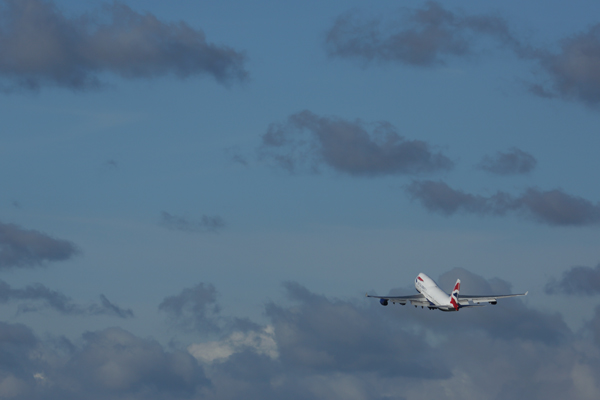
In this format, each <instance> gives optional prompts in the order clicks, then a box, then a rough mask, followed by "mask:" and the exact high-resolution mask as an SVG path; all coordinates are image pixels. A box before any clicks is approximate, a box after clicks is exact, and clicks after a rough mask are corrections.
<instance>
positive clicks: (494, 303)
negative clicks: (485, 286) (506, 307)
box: [490, 301, 498, 306]
mask: <svg viewBox="0 0 600 400" xmlns="http://www.w3.org/2000/svg"><path fill="white" fill-rule="evenodd" d="M490 304H491V305H493V306H495V305H496V304H498V302H497V301H490Z"/></svg>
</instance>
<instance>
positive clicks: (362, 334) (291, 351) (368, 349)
mask: <svg viewBox="0 0 600 400" xmlns="http://www.w3.org/2000/svg"><path fill="white" fill-rule="evenodd" d="M285 288H286V291H287V294H288V296H289V297H290V299H292V300H294V301H296V302H298V306H296V307H293V308H291V309H290V308H288V307H281V306H279V305H277V304H274V303H270V304H268V305H267V308H266V314H267V316H268V317H269V318H270V320H271V322H272V324H273V326H274V328H275V340H276V342H277V346H278V350H279V353H280V355H281V359H282V362H283V363H285V364H289V365H291V366H293V367H294V368H300V369H303V370H310V371H313V372H316V371H324V372H325V371H332V370H337V371H344V372H374V373H379V374H385V375H388V376H390V375H391V376H419V377H424V378H428V379H443V378H449V377H450V376H451V372H450V368H449V366H448V365H445V363H444V362H442V361H441V360H440V359H437V358H436V357H434V356H433V353H432V352H430V351H429V350H430V349H429V345H428V344H427V342H426V341H425V340H424V338H423V337H422V336H421V335H415V334H414V333H412V332H410V331H409V330H404V329H402V326H401V324H394V323H391V321H386V320H383V319H381V318H379V316H378V315H377V314H374V313H369V312H365V311H366V310H362V309H360V308H358V307H356V306H355V305H352V304H351V303H348V302H345V301H336V300H330V299H327V298H326V297H324V296H320V295H316V294H314V293H311V292H310V291H308V290H307V289H306V288H304V287H302V286H300V285H298V284H297V283H293V282H289V283H286V284H285ZM381 332H395V334H394V335H392V336H386V339H385V340H381V339H380V333H381ZM419 355H420V356H419Z"/></svg>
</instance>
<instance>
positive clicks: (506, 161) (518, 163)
mask: <svg viewBox="0 0 600 400" xmlns="http://www.w3.org/2000/svg"><path fill="white" fill-rule="evenodd" d="M536 164H537V160H536V159H535V157H534V156H532V155H531V154H529V153H527V152H524V151H523V150H521V149H518V148H516V147H512V148H510V149H509V150H508V151H506V152H501V151H499V152H497V153H496V154H495V155H494V156H485V157H484V158H483V159H482V160H481V162H480V163H479V165H478V166H477V167H478V168H479V169H482V170H484V171H487V172H491V173H492V174H497V175H518V174H527V173H529V172H531V171H532V170H533V169H534V168H535V166H536Z"/></svg>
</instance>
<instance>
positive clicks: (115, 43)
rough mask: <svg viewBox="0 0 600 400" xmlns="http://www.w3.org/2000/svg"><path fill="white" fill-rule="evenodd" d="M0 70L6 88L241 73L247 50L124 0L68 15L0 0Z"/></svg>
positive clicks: (33, 0)
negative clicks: (105, 79) (215, 41)
mask: <svg viewBox="0 0 600 400" xmlns="http://www.w3.org/2000/svg"><path fill="white" fill-rule="evenodd" d="M0 15H1V17H0V77H1V78H3V81H4V82H3V83H4V89H5V90H12V89H17V88H21V89H33V90H37V89H39V88H40V87H42V86H59V87H64V88H69V89H73V90H86V89H90V88H97V87H99V86H101V84H102V83H101V78H100V77H101V75H102V74H104V73H111V74H114V75H117V76H120V77H122V78H125V79H134V78H145V79H147V78H155V77H160V76H165V75H173V76H176V77H178V78H187V77H191V76H196V75H209V76H212V77H213V78H215V79H216V80H217V81H219V82H221V83H228V82H231V81H236V80H237V81H240V80H244V79H245V78H246V76H247V72H246V70H245V69H244V62H245V56H244V55H243V54H242V53H240V52H238V51H236V50H234V49H232V48H230V47H227V46H218V45H215V44H212V43H209V42H207V41H206V38H205V35H204V33H203V32H202V31H201V30H199V29H194V28H192V27H190V26H189V25H187V24H186V23H185V22H183V21H179V22H175V23H173V22H164V21H161V20H160V19H158V18H157V17H156V16H154V15H152V14H150V13H144V14H141V13H138V12H136V11H134V10H132V9H131V8H129V7H128V6H126V5H125V4H122V3H119V2H113V3H107V4H105V5H103V6H102V8H101V9H100V10H97V11H95V12H92V13H87V14H84V15H82V16H80V17H69V16H67V15H66V14H64V13H63V12H62V11H61V10H60V9H59V8H58V6H57V5H56V4H54V3H53V2H52V1H50V0H2V1H0Z"/></svg>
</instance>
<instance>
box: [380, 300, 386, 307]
mask: <svg viewBox="0 0 600 400" xmlns="http://www.w3.org/2000/svg"><path fill="white" fill-rule="evenodd" d="M379 303H381V305H382V306H387V305H388V300H387V299H379Z"/></svg>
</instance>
